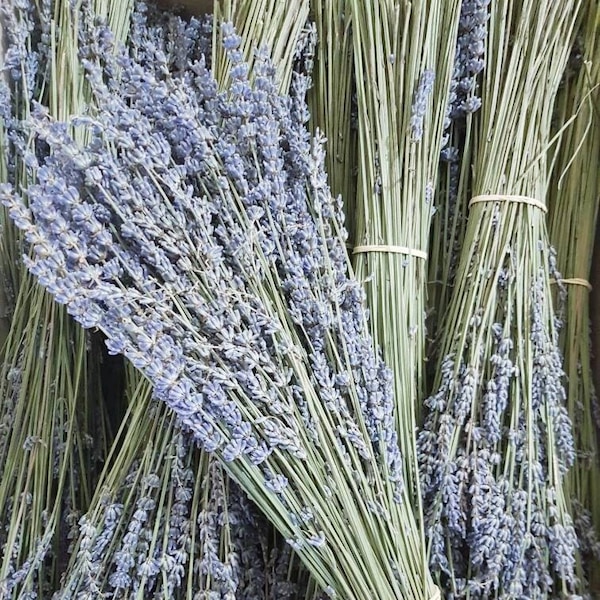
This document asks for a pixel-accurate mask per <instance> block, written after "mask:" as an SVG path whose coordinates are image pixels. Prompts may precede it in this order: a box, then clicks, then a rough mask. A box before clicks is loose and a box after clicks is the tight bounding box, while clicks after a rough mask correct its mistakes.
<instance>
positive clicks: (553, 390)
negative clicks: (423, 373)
mask: <svg viewBox="0 0 600 600" xmlns="http://www.w3.org/2000/svg"><path fill="white" fill-rule="evenodd" d="M497 286H498V294H499V298H498V307H499V308H498V313H497V314H496V316H499V313H501V312H502V311H503V310H504V309H503V308H502V307H503V306H504V303H505V302H507V300H508V287H509V286H507V285H506V281H505V280H504V279H503V277H502V275H501V276H500V277H499V279H498V282H497ZM546 288H547V286H546ZM544 290H545V288H544V285H543V278H542V275H541V274H537V275H536V276H535V278H534V280H533V281H532V284H531V290H530V297H529V307H528V309H527V311H528V314H529V315H530V317H529V319H528V322H529V324H530V334H529V335H530V339H531V343H530V344H529V346H528V347H529V350H527V351H526V350H525V349H524V347H523V344H522V343H520V342H519V336H520V335H521V332H515V330H514V327H516V325H514V324H510V321H508V324H507V325H505V324H502V323H499V322H496V323H492V324H491V326H489V325H487V324H486V321H485V319H483V318H482V314H481V313H480V312H479V311H477V310H476V311H475V312H474V313H473V316H472V318H471V321H470V327H469V334H468V335H467V337H466V342H465V346H464V347H461V349H460V350H457V351H455V352H453V353H451V354H449V355H448V356H446V358H444V359H443V361H442V362H441V366H440V368H439V373H438V376H437V382H438V383H437V389H436V391H435V393H433V394H432V395H431V396H430V397H429V398H428V399H427V401H426V406H427V408H428V409H429V413H428V415H427V417H426V420H425V424H424V427H423V429H422V431H420V433H419V435H418V442H417V447H418V458H419V467H420V473H421V484H422V492H423V501H424V507H425V523H426V531H427V535H428V537H429V543H430V547H431V550H430V565H431V568H432V570H433V571H434V573H436V574H437V576H438V578H439V580H440V582H441V583H442V585H444V587H445V589H447V590H448V591H449V592H450V593H452V594H453V596H454V597H472V598H488V597H492V596H496V595H503V594H509V595H511V597H513V596H514V597H542V596H544V595H547V594H550V593H554V592H555V591H556V590H557V589H561V588H562V589H565V590H570V592H571V593H576V591H577V589H578V586H579V581H578V578H577V564H576V562H577V556H578V542H577V536H576V534H575V529H574V526H573V523H572V521H571V518H570V516H569V514H568V512H566V511H565V508H564V506H565V504H564V503H565V498H564V497H563V496H561V494H562V493H563V492H562V489H560V488H559V486H560V485H561V484H560V480H557V475H558V474H559V473H564V472H565V470H566V469H567V467H568V466H569V465H570V464H571V463H572V461H573V458H574V450H573V438H572V433H571V428H570V422H569V418H568V415H567V413H566V410H565V406H564V405H565V395H564V389H563V384H562V377H563V371H562V368H561V360H560V354H559V351H558V349H557V341H558V340H557V339H556V338H557V336H556V333H555V331H554V330H553V328H552V327H551V326H549V322H550V323H552V321H551V316H549V315H548V314H547V311H548V309H547V306H548V303H547V301H546V300H545V297H544V293H545V292H544ZM544 311H546V312H544ZM549 319H550V321H549ZM482 327H490V329H491V333H492V335H491V336H489V335H488V334H486V335H485V336H483V333H482V331H481V328H482ZM482 336H483V337H487V338H489V339H491V342H492V347H491V348H488V349H484V348H482V347H481V346H479V344H480V341H479V340H480V339H482ZM453 339H454V338H453ZM457 354H459V355H457ZM528 364H530V365H531V366H530V367H529V368H527V365H528ZM523 365H525V368H527V371H526V373H530V375H529V376H527V375H525V374H524V373H523V372H522V371H521V369H523V368H524V367H523Z"/></svg>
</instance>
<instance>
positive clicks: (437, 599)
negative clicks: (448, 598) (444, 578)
mask: <svg viewBox="0 0 600 600" xmlns="http://www.w3.org/2000/svg"><path fill="white" fill-rule="evenodd" d="M429 600H442V593H441V592H440V588H439V587H438V586H437V585H435V586H433V596H431V598H429Z"/></svg>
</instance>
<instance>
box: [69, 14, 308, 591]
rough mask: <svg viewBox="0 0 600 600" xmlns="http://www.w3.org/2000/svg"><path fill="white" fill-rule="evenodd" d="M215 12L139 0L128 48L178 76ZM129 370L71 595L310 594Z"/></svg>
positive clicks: (210, 460) (204, 46) (205, 37)
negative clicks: (206, 14)
mask: <svg viewBox="0 0 600 600" xmlns="http://www.w3.org/2000/svg"><path fill="white" fill-rule="evenodd" d="M211 21H212V18H204V19H201V20H196V19H192V20H191V21H190V22H189V23H185V22H184V21H182V19H180V18H179V17H176V16H174V15H171V14H169V13H159V12H157V11H154V10H152V8H151V7H148V6H147V5H145V4H143V3H140V4H138V5H137V6H136V11H135V13H134V15H133V26H132V30H131V34H130V41H129V44H128V46H129V51H130V53H132V54H133V55H134V56H136V58H137V60H138V62H140V63H141V64H143V66H144V68H146V69H148V70H151V71H155V73H154V74H155V76H156V75H158V74H159V73H158V72H156V69H158V70H159V71H160V69H161V68H163V67H161V65H160V64H156V62H155V60H154V57H155V56H156V55H157V54H160V55H162V56H164V57H165V60H166V61H167V63H168V65H169V68H168V71H169V74H170V76H171V77H182V76H183V73H185V72H186V70H187V68H188V66H189V64H190V63H191V62H193V61H194V59H198V58H200V57H201V56H202V55H205V56H206V55H208V56H210V55H211V38H212V33H211V30H212V27H211V26H210V24H211ZM247 51H248V53H249V54H250V53H251V50H250V48H248V49H247ZM291 59H292V53H291V52H290V57H289V58H288V59H287V62H288V63H289V62H291ZM285 64H286V61H283V60H282V61H281V62H280V63H279V64H278V67H280V68H284V67H285ZM128 374H129V379H130V384H129V387H130V392H129V396H130V408H129V413H128V417H127V418H126V419H125V420H124V422H123V424H122V426H121V432H120V435H119V436H117V439H116V440H115V442H114V444H113V450H112V453H113V454H114V456H112V457H109V461H108V464H107V467H106V469H105V471H104V473H103V476H102V478H101V479H100V481H99V482H98V484H97V492H96V494H95V497H94V499H93V500H92V503H91V506H90V509H89V510H88V511H87V513H86V514H85V515H84V517H82V519H81V520H80V524H79V529H80V531H79V533H78V534H77V533H75V534H74V539H73V548H72V550H74V552H73V554H72V558H71V562H70V564H69V566H68V568H67V569H66V572H65V575H64V579H65V581H64V583H63V585H62V589H61V591H60V597H61V598H71V597H73V598H75V597H80V596H81V595H84V594H88V595H91V597H95V596H96V595H103V594H113V595H116V596H117V597H119V596H123V597H127V596H128V595H130V594H142V595H143V597H148V596H150V595H152V596H153V597H155V598H157V597H164V598H178V597H182V598H185V597H189V596H190V595H193V594H204V595H210V594H219V596H223V597H236V598H253V599H255V598H260V599H261V600H262V599H267V598H271V597H274V598H280V597H288V598H296V597H300V595H299V594H301V593H302V592H303V590H304V589H305V588H306V572H305V571H303V572H302V573H299V572H298V571H299V566H300V563H299V561H298V559H297V558H296V559H295V561H294V559H293V552H292V550H291V547H290V546H289V545H287V547H285V546H284V547H283V548H280V547H281V545H282V540H280V538H279V537H276V536H275V537H274V536H273V534H272V532H271V528H270V526H269V524H268V523H266V522H265V521H264V519H262V518H260V517H258V515H257V511H256V509H255V508H253V507H252V505H251V503H250V502H249V501H248V500H247V498H246V497H245V495H244V494H243V492H242V491H241V490H239V488H238V487H237V486H235V485H234V484H232V483H231V482H230V481H229V478H228V477H226V476H225V474H224V472H223V470H222V468H221V467H220V466H219V465H218V463H217V460H216V458H215V457H214V456H212V457H211V456H210V455H208V454H206V453H205V452H203V451H201V450H199V449H197V448H194V447H193V439H192V437H191V436H190V435H189V434H188V433H186V432H185V431H183V430H181V428H180V425H179V423H178V422H177V419H176V416H175V414H174V413H173V411H172V410H171V409H169V407H167V406H166V404H164V403H156V402H154V401H151V396H152V387H151V385H150V384H149V382H147V381H145V380H139V383H136V382H137V381H138V379H139V378H138V377H136V376H135V373H134V372H132V370H131V369H128ZM149 440H151V443H150V444H148V441H149ZM173 461H175V462H173ZM148 482H152V484H150V483H148ZM259 525H260V527H259ZM302 597H304V596H302Z"/></svg>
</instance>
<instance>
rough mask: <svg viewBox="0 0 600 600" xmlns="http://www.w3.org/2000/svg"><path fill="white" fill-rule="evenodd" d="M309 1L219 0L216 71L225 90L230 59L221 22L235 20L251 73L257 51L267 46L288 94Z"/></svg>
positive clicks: (280, 88)
mask: <svg viewBox="0 0 600 600" xmlns="http://www.w3.org/2000/svg"><path fill="white" fill-rule="evenodd" d="M308 11H309V2H308V0H289V1H288V0H216V1H215V6H214V23H215V26H214V30H213V56H212V70H213V73H214V76H215V79H216V80H217V81H218V82H219V85H220V88H221V89H226V88H227V85H228V81H229V75H228V73H229V59H228V58H227V56H226V53H225V50H224V49H223V44H222V40H223V36H222V33H221V23H224V22H230V23H233V26H234V27H235V30H236V32H237V34H238V35H239V36H241V38H242V46H241V47H240V48H239V50H240V52H241V53H242V55H243V57H244V61H245V62H247V63H248V68H249V71H250V73H252V70H253V69H252V66H253V64H254V60H255V52H256V50H260V49H266V51H267V55H268V56H269V57H270V59H271V60H272V61H273V64H274V66H275V68H276V69H277V82H278V85H279V90H280V91H281V92H283V93H287V91H288V89H289V87H290V82H291V80H292V67H293V59H294V51H295V49H296V43H297V40H298V38H299V36H300V33H301V31H302V28H303V27H304V24H305V23H306V20H307V18H308Z"/></svg>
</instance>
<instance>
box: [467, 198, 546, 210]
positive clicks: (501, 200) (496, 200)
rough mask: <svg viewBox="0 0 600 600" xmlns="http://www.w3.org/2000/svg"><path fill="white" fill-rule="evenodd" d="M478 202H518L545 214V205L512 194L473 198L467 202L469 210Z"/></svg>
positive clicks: (533, 199) (532, 199)
mask: <svg viewBox="0 0 600 600" xmlns="http://www.w3.org/2000/svg"><path fill="white" fill-rule="evenodd" d="M478 202H520V203H521V204H529V205H530V206H535V207H536V208H539V209H540V210H541V211H542V212H543V213H547V212H548V209H547V208H546V205H545V204H544V203H543V202H541V201H540V200H537V199H536V198H531V197H530V196H514V195H512V194H484V195H482V196H474V197H473V198H471V201H470V202H469V208H471V206H473V204H477V203H478Z"/></svg>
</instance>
